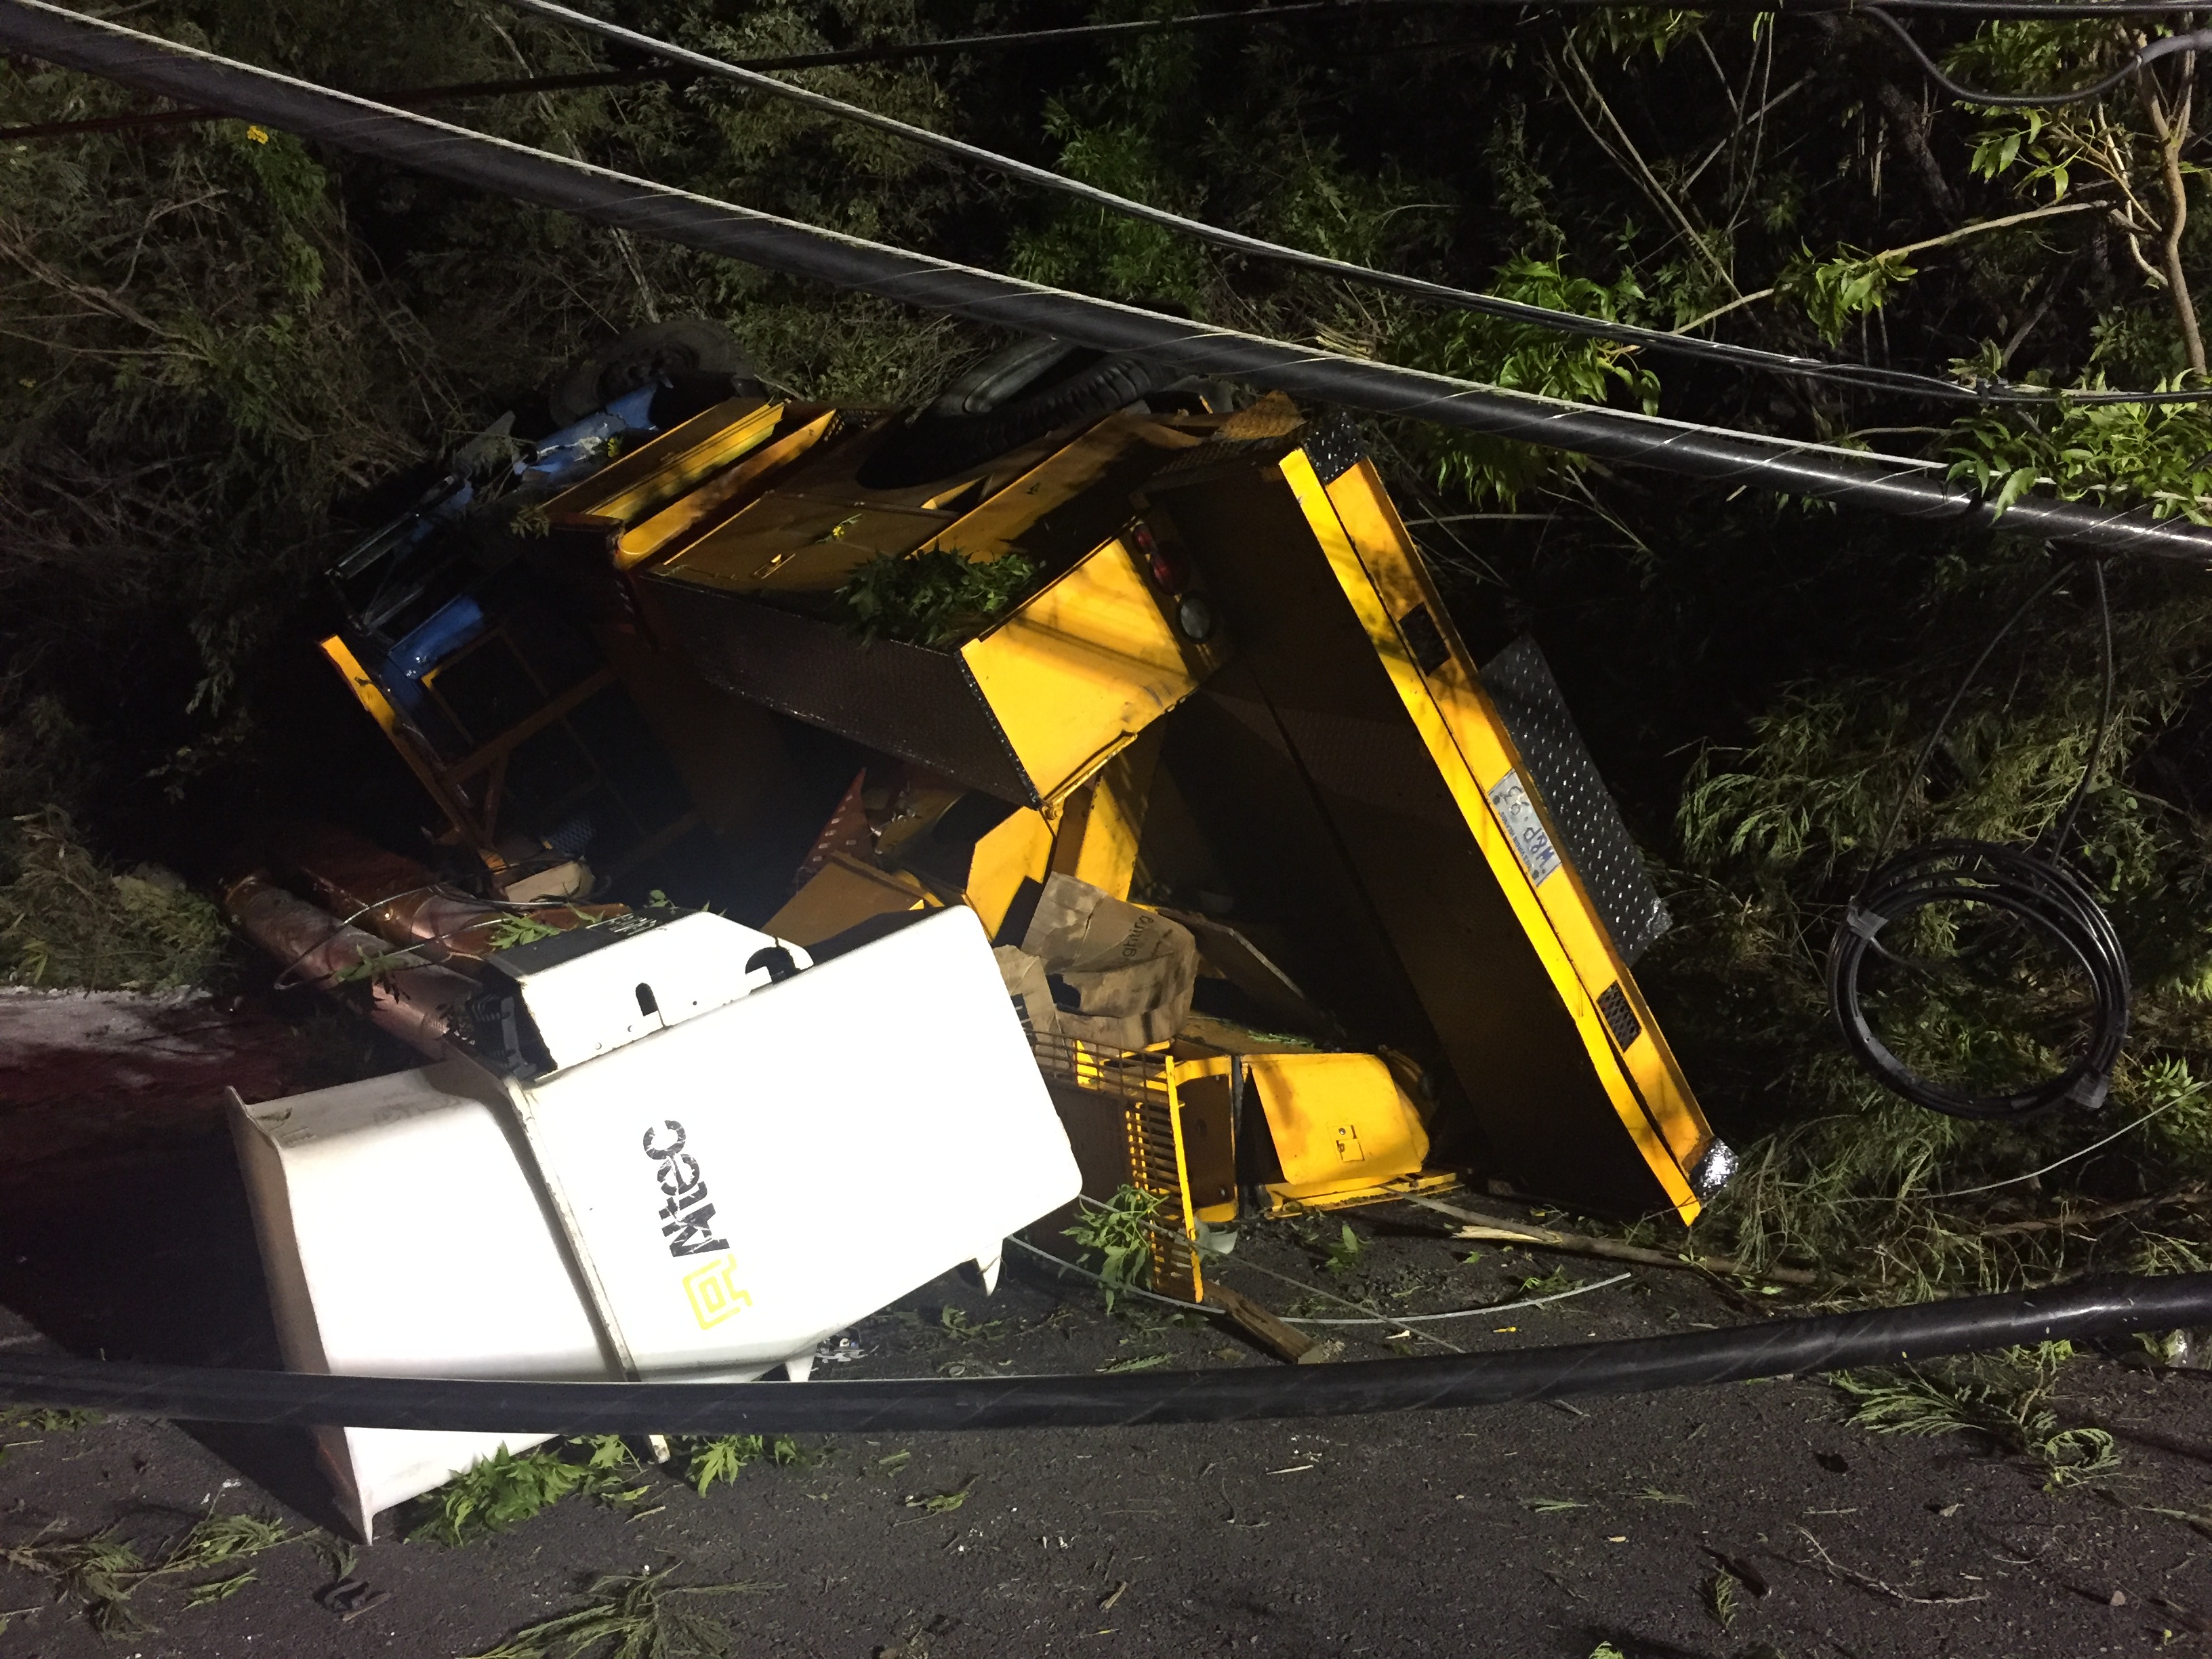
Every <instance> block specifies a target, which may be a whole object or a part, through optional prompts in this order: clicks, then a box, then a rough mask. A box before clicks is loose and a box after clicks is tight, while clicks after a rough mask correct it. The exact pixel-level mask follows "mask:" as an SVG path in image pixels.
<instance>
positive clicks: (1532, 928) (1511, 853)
mask: <svg viewBox="0 0 2212 1659" xmlns="http://www.w3.org/2000/svg"><path fill="white" fill-rule="evenodd" d="M1368 465H1369V464H1367V463H1364V462H1363V463H1362V464H1361V466H1362V467H1366V466H1368ZM1280 466H1281V471H1282V476H1283V477H1284V479H1285V481H1286V482H1287V483H1289V484H1290V486H1291V491H1292V493H1293V494H1294V495H1296V496H1297V501H1298V504H1299V507H1300V508H1301V509H1302V510H1303V511H1304V514H1305V517H1306V520H1307V523H1308V524H1309V525H1310V526H1311V528H1312V530H1313V532H1314V535H1315V538H1316V540H1318V541H1319V543H1320V544H1321V547H1322V551H1323V553H1324V554H1325V556H1327V557H1328V562H1329V566H1330V568H1331V569H1332V570H1333V571H1334V574H1335V575H1336V578H1337V580H1338V582H1339V583H1340V586H1342V588H1343V590H1344V594H1345V597H1346V599H1347V600H1348V601H1349V602H1350V604H1351V605H1352V610H1353V611H1354V613H1355V614H1356V615H1357V616H1358V618H1359V621H1360V624H1361V626H1362V627H1363V628H1364V629H1365V630H1366V632H1367V635H1368V637H1369V638H1370V640H1371V641H1373V642H1374V645H1375V648H1376V655H1377V657H1378V658H1379V659H1381V660H1382V662H1383V666H1384V668H1385V669H1386V670H1387V671H1389V676H1390V679H1391V683H1392V684H1393V685H1394V686H1395V688H1396V690H1397V691H1398V694H1399V696H1400V698H1401V700H1402V702H1404V705H1405V708H1406V712H1407V715H1408V716H1409V717H1410V718H1411V719H1412V720H1413V725H1414V726H1415V728H1416V729H1417V730H1418V731H1419V732H1420V734H1421V738H1422V741H1423V743H1424V744H1425V746H1426V747H1427V749H1428V750H1429V754H1430V757H1431V759H1432V760H1433V761H1434V762H1435V763H1436V765H1437V770H1438V772H1439V774H1440V775H1442V776H1443V779H1444V781H1445V782H1446V783H1447V785H1448V786H1449V788H1450V790H1451V792H1452V796H1453V799H1455V801H1456V802H1457V804H1458V805H1459V809H1460V812H1461V814H1462V817H1464V818H1465V820H1466V822H1467V825H1468V829H1469V830H1470V831H1471V832H1472V834H1473V835H1474V840H1475V844H1476V845H1477V846H1478V847H1479V848H1480V849H1481V852H1482V855H1483V858H1484V860H1485V861H1486V863H1487V864H1488V865H1489V866H1490V869H1491V872H1492V875H1493V876H1494V877H1495V878H1497V880H1498V884H1499V887H1500V889H1501V890H1502V891H1503V892H1504V894H1505V896H1506V898H1507V901H1508V902H1510V904H1511V905H1512V907H1513V912H1514V915H1515V917H1516V920H1517V921H1519V922H1520V924H1521V926H1522V930H1523V931H1524V932H1525V933H1527V934H1528V939H1529V941H1530V943H1531V944H1532V945H1534V947H1535V950H1536V953H1537V955H1538V957H1539V958H1540V959H1541V961H1542V962H1543V964H1544V967H1545V969H1546V971H1547V974H1548V975H1550V977H1551V981H1552V984H1553V989H1554V990H1556V991H1557V992H1558V994H1559V998H1560V1000H1562V1001H1563V1002H1564V1003H1565V1006H1566V1008H1567V1011H1568V1012H1569V1014H1570V1015H1571V1018H1573V1020H1574V1022H1575V1028H1576V1030H1577V1032H1579V1033H1580V1035H1581V1036H1582V1040H1583V1047H1584V1048H1585V1049H1586V1050H1587V1051H1588V1053H1589V1058H1590V1063H1591V1065H1592V1066H1593V1067H1594V1068H1595V1071H1596V1073H1597V1075H1598V1077H1599V1078H1600V1079H1601V1080H1602V1082H1603V1083H1604V1085H1605V1089H1606V1093H1607V1097H1608V1098H1609V1099H1610V1101H1611V1102H1612V1104H1613V1111H1614V1113H1615V1115H1618V1117H1619V1118H1620V1122H1621V1125H1622V1127H1624V1128H1626V1130H1627V1131H1628V1133H1629V1135H1630V1137H1631V1138H1632V1139H1633V1140H1634V1142H1635V1144H1636V1147H1637V1151H1638V1153H1639V1154H1641V1156H1642V1157H1643V1158H1644V1163H1645V1164H1646V1165H1647V1166H1648V1167H1649V1168H1650V1170H1651V1173H1652V1175H1653V1176H1655V1177H1656V1179H1657V1180H1658V1182H1659V1183H1660V1186H1661V1188H1662V1190H1664V1191H1665V1193H1666V1194H1667V1195H1668V1199H1669V1200H1671V1201H1672V1202H1673V1204H1674V1208H1675V1211H1676V1212H1677V1213H1678V1214H1679V1215H1680V1217H1681V1218H1682V1219H1683V1220H1684V1221H1685V1222H1690V1221H1693V1220H1695V1219H1696V1218H1697V1216H1698V1213H1699V1208H1700V1206H1699V1202H1698V1198H1697V1194H1695V1193H1694V1192H1692V1190H1691V1188H1690V1183H1689V1181H1688V1178H1687V1177H1686V1176H1685V1175H1684V1174H1683V1171H1682V1168H1681V1165H1680V1163H1679V1162H1678V1161H1677V1159H1676V1157H1675V1155H1674V1151H1673V1148H1672V1146H1670V1144H1669V1142H1668V1139H1665V1138H1663V1137H1662V1133H1661V1132H1660V1130H1659V1128H1658V1127H1657V1126H1656V1124H1655V1123H1654V1122H1653V1121H1652V1118H1651V1116H1650V1115H1648V1114H1647V1113H1646V1112H1645V1110H1644V1103H1643V1102H1642V1101H1641V1100H1639V1099H1638V1095H1637V1092H1636V1091H1635V1089H1634V1088H1633V1087H1632V1085H1631V1084H1630V1080H1629V1077H1628V1074H1627V1073H1625V1072H1624V1071H1623V1070H1622V1068H1621V1066H1620V1062H1619V1060H1618V1059H1617V1057H1616V1054H1615V1051H1614V1049H1613V1043H1612V1039H1611V1038H1610V1036H1608V1035H1607V1032H1606V1029H1605V1026H1604V1024H1603V1022H1602V1021H1601V1019H1600V1018H1599V1017H1598V1012H1597V1008H1596V1006H1595V1001H1594V1000H1593V999H1592V996H1591V994H1590V993H1589V992H1588V991H1587V990H1585V989H1584V987H1583V982H1582V979H1581V976H1580V975H1579V974H1578V973H1577V969H1576V967H1575V964H1574V963H1573V962H1572V960H1571V958H1570V957H1569V955H1568V951H1567V948H1566V946H1565V944H1564V943H1563V941H1562V940H1561V939H1560V936H1559V931H1558V929H1557V927H1556V925H1555V924H1554V923H1553V920H1552V918H1551V916H1550V915H1549V914H1548V912H1547V908H1546V906H1545V904H1544V902H1542V900H1541V899H1540V898H1539V897H1538V895H1537V892H1536V890H1535V888H1534V886H1532V885H1531V884H1530V883H1529V880H1528V872H1526V870H1525V869H1524V868H1523V867H1522V863H1521V860H1520V857H1519V855H1518V854H1516V852H1515V850H1514V848H1513V844H1512V842H1511V840H1510V837H1509V836H1508V835H1507V833H1506V830H1505V828H1504V825H1503V824H1502V823H1499V821H1498V815H1497V813H1496V811H1495V810H1494V809H1493V808H1492V805H1491V802H1490V798H1489V796H1488V794H1487V793H1486V788H1485V784H1484V782H1483V780H1487V781H1488V782H1489V783H1490V784H1495V783H1497V782H1498V781H1500V780H1502V779H1503V778H1504V775H1505V773H1506V771H1507V770H1508V769H1509V768H1510V767H1511V766H1512V761H1513V757H1512V754H1511V750H1510V744H1509V742H1508V741H1507V739H1506V738H1505V735H1504V727H1503V726H1502V725H1500V724H1499V723H1498V720H1497V716H1496V714H1495V712H1494V711H1493V710H1492V709H1491V708H1490V705H1489V700H1488V698H1487V697H1486V696H1483V694H1482V692H1481V691H1480V688H1479V687H1477V686H1475V684H1474V680H1473V677H1472V676H1470V675H1466V674H1464V673H1463V672H1462V675H1461V676H1460V677H1459V678H1458V679H1457V681H1455V682H1452V683H1449V684H1444V683H1439V684H1438V685H1437V687H1435V688H1434V689H1432V687H1431V683H1430V682H1429V680H1428V679H1427V678H1425V677H1424V675H1423V674H1422V672H1421V670H1420V668H1419V665H1418V664H1416V663H1415V661H1414V660H1413V653H1412V651H1411V650H1410V648H1409V647H1407V644H1406V641H1405V639H1404V637H1403V635H1401V633H1400V632H1399V629H1398V617H1400V616H1402V615H1404V614H1405V612H1404V611H1399V612H1396V613H1395V614H1394V613H1393V612H1392V611H1390V610H1389V607H1388V605H1387V602H1386V601H1385V599H1384V597H1383V592H1382V590H1381V588H1380V587H1379V586H1378V584H1377V582H1376V580H1375V578H1374V577H1373V575H1372V574H1370V571H1369V569H1368V568H1367V565H1366V563H1365V562H1364V561H1363V560H1362V558H1361V556H1360V554H1361V550H1360V549H1358V548H1357V547H1355V546H1354V544H1353V543H1352V538H1351V536H1350V534H1349V533H1348V532H1347V531H1346V527H1345V526H1344V524H1343V522H1342V520H1340V518H1339V517H1338V515H1337V512H1336V508H1335V505H1334V501H1332V499H1331V497H1330V496H1329V495H1328V492H1327V491H1326V490H1325V489H1323V488H1322V483H1321V480H1320V478H1319V477H1317V476H1316V473H1315V471H1314V470H1313V465H1312V463H1311V462H1310V461H1309V460H1308V459H1306V456H1305V453H1304V451H1303V450H1294V451H1292V452H1291V453H1290V454H1289V455H1288V456H1286V457H1285V458H1284V459H1283V460H1282V462H1281V463H1280ZM1354 470H1355V471H1358V470H1359V469H1357V468H1356V469H1354ZM1368 476H1369V477H1370V478H1371V477H1372V476H1373V475H1372V473H1371V471H1370V472H1369V474H1368ZM1403 534H1404V532H1403V530H1402V528H1401V529H1400V530H1399V531H1398V535H1399V536H1401V537H1402V536H1403ZM1409 547H1410V544H1405V543H1401V544H1398V545H1395V546H1392V545H1389V544H1383V543H1378V544H1375V545H1372V546H1370V548H1369V549H1368V551H1369V552H1370V555H1371V556H1375V557H1376V562H1377V563H1378V564H1381V565H1383V566H1384V567H1385V568H1386V570H1387V569H1389V567H1390V566H1391V565H1392V564H1393V563H1394V562H1395V564H1396V565H1397V566H1398V567H1399V568H1398V569H1395V570H1389V580H1391V582H1392V585H1393V586H1395V587H1398V588H1400V589H1401V599H1402V597H1403V592H1402V590H1403V589H1404V588H1405V587H1407V586H1409V585H1410V586H1413V587H1414V588H1415V589H1416V591H1418V577H1413V579H1412V581H1411V583H1410V584H1409V583H1408V581H1407V576H1406V574H1405V567H1406V566H1407V562H1408V561H1407V549H1408V548H1409ZM1411 608H1412V607H1411V606H1410V605H1408V606H1407V609H1408V610H1410V609H1411ZM1440 611H1441V607H1440V606H1439V607H1432V615H1437V614H1438V613H1439V612H1440ZM1445 625H1446V624H1445V623H1443V621H1442V620H1441V618H1440V617H1439V620H1438V626H1439V628H1440V629H1441V628H1442V627H1443V626H1445ZM1455 661H1456V657H1455V658H1454V659H1451V661H1449V662H1448V664H1447V666H1450V665H1452V663H1454V662H1455ZM1445 691H1449V694H1450V695H1451V696H1452V698H1453V705H1454V713H1455V714H1457V715H1458V716H1459V718H1458V719H1457V720H1448V719H1447V717H1446V714H1445V711H1444V708H1443V707H1442V706H1441V696H1440V693H1443V692H1445ZM1462 737H1463V738H1466V740H1467V743H1468V748H1469V749H1472V750H1474V753H1475V755H1476V756H1477V757H1480V758H1478V759H1474V760H1470V758H1469V757H1468V754H1467V753H1465V752H1463V750H1462V747H1461V739H1462ZM1553 879H1555V880H1556V879H1557V877H1556V876H1555V877H1554V878H1553ZM1577 891H1578V890H1577ZM1583 903H1585V904H1586V903H1587V900H1586V899H1584V900H1583ZM1620 979H1621V981H1623V983H1624V985H1625V984H1626V974H1625V973H1623V974H1621V975H1620ZM1646 1029H1647V1030H1649V1029H1650V1026H1649V1025H1648V1024H1647V1026H1646ZM1655 1046H1656V1045H1655ZM1686 1092H1687V1091H1686V1089H1685V1090H1684V1091H1683V1094H1684V1095H1685V1096H1686Z"/></svg>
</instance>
